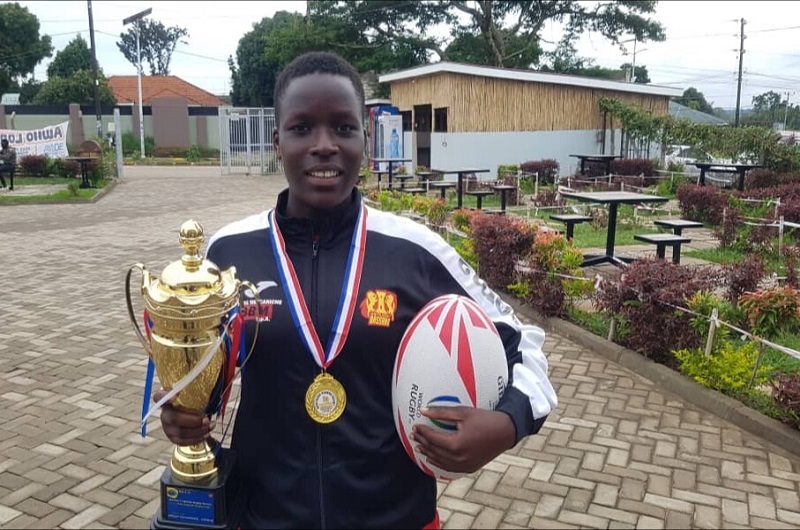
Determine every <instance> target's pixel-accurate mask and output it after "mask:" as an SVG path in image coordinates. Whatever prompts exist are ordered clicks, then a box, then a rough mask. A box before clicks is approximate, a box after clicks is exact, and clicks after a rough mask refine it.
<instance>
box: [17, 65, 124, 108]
mask: <svg viewBox="0 0 800 530" xmlns="http://www.w3.org/2000/svg"><path fill="white" fill-rule="evenodd" d="M97 81H98V83H99V96H100V104H101V105H115V104H116V103H117V101H116V99H115V98H114V94H113V93H112V92H111V89H110V88H108V81H107V80H106V78H105V76H104V75H103V74H102V73H98V74H97ZM32 103H33V104H34V105H69V104H70V103H78V104H79V105H91V104H93V103H94V76H93V75H92V71H91V70H77V71H76V72H73V74H72V75H70V76H69V77H58V76H57V77H53V78H50V79H48V80H47V82H45V83H44V84H43V85H42V86H41V88H40V89H39V91H38V92H37V93H36V95H35V96H34V98H33V101H32Z"/></svg>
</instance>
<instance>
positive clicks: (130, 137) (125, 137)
mask: <svg viewBox="0 0 800 530" xmlns="http://www.w3.org/2000/svg"><path fill="white" fill-rule="evenodd" d="M140 148H141V145H140V143H139V135H138V134H133V133H132V132H126V133H123V134H122V155H123V156H128V157H134V158H138V157H141V155H142V153H141V150H140ZM155 149H156V141H155V139H154V138H153V137H152V136H145V137H144V150H145V154H147V155H152V154H153V152H154V151H155ZM137 153H138V157H137V156H136V154H137Z"/></svg>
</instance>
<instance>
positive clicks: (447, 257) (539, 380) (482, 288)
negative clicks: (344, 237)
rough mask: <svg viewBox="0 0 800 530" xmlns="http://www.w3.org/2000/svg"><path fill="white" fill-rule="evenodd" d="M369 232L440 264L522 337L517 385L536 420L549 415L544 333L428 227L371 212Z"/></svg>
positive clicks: (551, 394) (552, 395)
mask: <svg viewBox="0 0 800 530" xmlns="http://www.w3.org/2000/svg"><path fill="white" fill-rule="evenodd" d="M367 219H368V225H367V228H368V230H370V231H371V232H377V233H380V234H383V235H386V236H389V237H395V238H399V239H404V240H406V241H408V242H410V243H412V244H414V245H416V246H417V247H419V249H420V251H421V252H426V253H428V254H429V255H430V256H431V257H432V258H433V259H436V260H437V261H439V262H440V263H441V264H442V266H443V267H444V268H445V270H447V271H449V272H450V274H451V276H452V277H453V279H454V280H455V281H456V282H457V283H458V284H459V285H460V286H461V287H462V288H463V289H464V291H466V293H467V294H468V295H469V296H470V297H472V299H474V300H475V301H476V302H477V303H478V305H480V306H481V307H482V308H483V310H484V311H486V313H487V314H488V315H489V318H491V319H492V320H493V321H494V322H497V323H502V324H505V325H507V326H509V327H511V328H513V329H515V330H518V331H519V332H520V333H521V339H520V344H519V349H520V351H521V353H522V362H521V363H518V364H516V365H514V372H513V374H512V375H513V379H514V381H513V384H512V386H514V387H515V388H517V389H518V390H520V391H521V392H523V393H524V394H525V395H526V396H528V398H529V400H530V405H531V410H532V412H533V417H534V419H539V418H542V417H544V416H546V415H548V414H549V413H550V412H551V411H552V410H553V409H554V408H555V407H556V406H557V405H558V398H557V396H556V392H555V390H554V389H553V386H552V384H551V383H550V380H549V378H548V376H547V358H546V357H545V356H544V353H543V352H542V345H543V344H544V338H545V334H544V330H542V329H541V328H540V327H538V326H533V325H525V324H522V323H521V322H520V321H519V319H518V318H517V317H516V316H515V315H514V311H513V309H512V308H511V306H510V305H508V304H507V303H505V302H504V301H503V300H502V298H500V296H499V295H498V294H497V293H495V292H494V290H492V289H491V288H490V287H489V286H488V285H487V284H486V282H484V281H483V280H482V279H480V278H479V277H478V275H477V274H476V273H475V270H474V269H473V268H472V267H470V265H469V264H468V263H466V262H465V261H464V260H463V259H462V258H461V256H459V255H458V252H456V251H455V249H454V248H453V247H452V246H451V245H449V244H448V243H447V242H446V241H445V240H444V239H443V238H442V237H440V236H439V235H437V234H436V233H434V232H433V231H431V230H429V229H428V228H427V227H424V226H423V225H421V224H419V223H417V222H415V221H413V220H411V219H407V218H404V217H400V216H397V215H394V214H390V213H387V212H383V211H381V210H375V209H372V208H370V215H369V217H368V218H367Z"/></svg>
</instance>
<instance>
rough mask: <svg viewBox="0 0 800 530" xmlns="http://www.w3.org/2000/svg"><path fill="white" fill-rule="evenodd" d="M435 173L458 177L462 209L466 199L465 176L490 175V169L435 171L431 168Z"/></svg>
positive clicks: (459, 206)
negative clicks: (472, 174)
mask: <svg viewBox="0 0 800 530" xmlns="http://www.w3.org/2000/svg"><path fill="white" fill-rule="evenodd" d="M431 169H432V171H433V172H434V173H441V174H442V175H458V191H457V195H458V208H461V204H462V201H463V199H464V197H463V195H464V175H467V174H470V173H489V171H490V170H489V169H475V168H471V167H460V168H450V169H433V168H431Z"/></svg>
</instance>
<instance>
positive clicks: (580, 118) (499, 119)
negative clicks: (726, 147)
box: [391, 73, 669, 132]
mask: <svg viewBox="0 0 800 530" xmlns="http://www.w3.org/2000/svg"><path fill="white" fill-rule="evenodd" d="M391 88H392V104H393V105H395V106H397V107H398V108H399V109H400V110H401V111H402V110H413V108H414V105H425V104H430V105H432V106H433V108H434V109H435V108H437V107H448V108H449V110H448V129H449V131H450V132H497V131H563V130H587V129H602V128H603V116H602V114H601V113H600V110H599V107H598V101H599V100H600V98H603V97H616V98H618V99H620V100H622V101H624V102H626V103H635V104H637V105H640V106H642V107H644V108H646V109H650V110H652V111H654V112H656V113H658V114H666V113H667V112H668V102H669V98H668V97H666V96H649V95H645V94H631V93H628V92H615V91H609V90H598V89H592V88H584V87H576V86H569V85H553V84H545V83H535V82H529V81H511V80H506V79H494V78H490V77H478V76H474V75H463V74H452V73H443V74H435V75H431V76H425V77H418V78H415V79H410V80H404V81H395V82H393V83H392V84H391Z"/></svg>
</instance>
